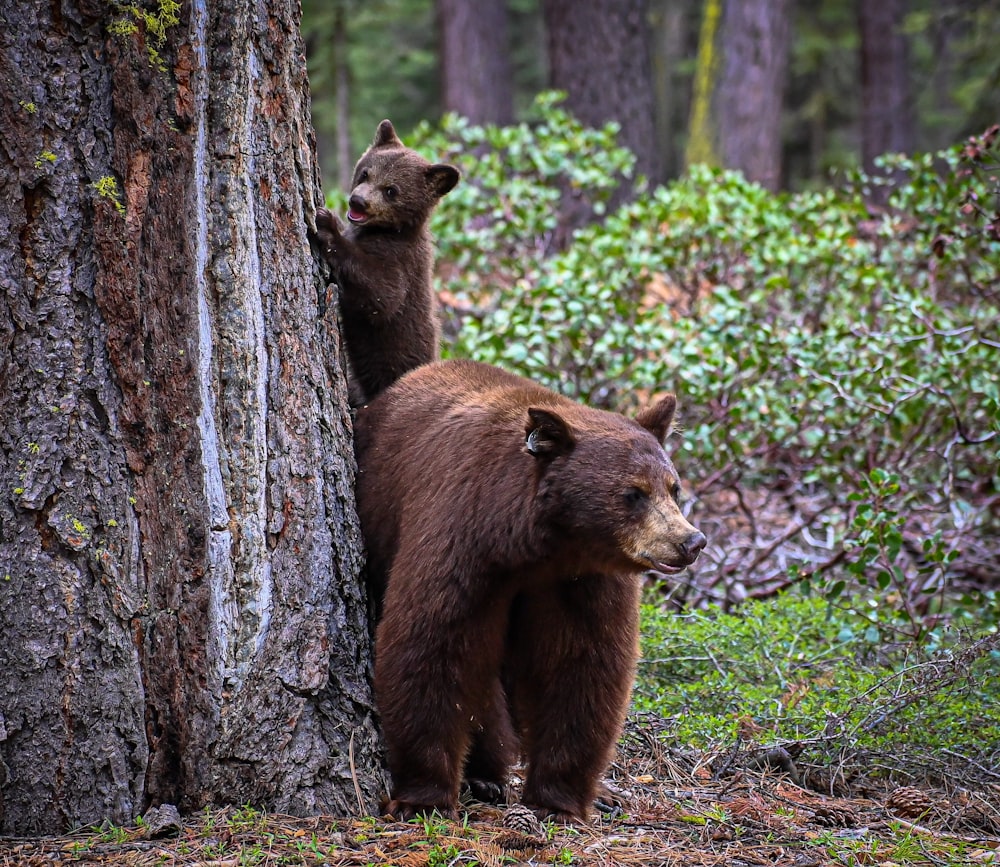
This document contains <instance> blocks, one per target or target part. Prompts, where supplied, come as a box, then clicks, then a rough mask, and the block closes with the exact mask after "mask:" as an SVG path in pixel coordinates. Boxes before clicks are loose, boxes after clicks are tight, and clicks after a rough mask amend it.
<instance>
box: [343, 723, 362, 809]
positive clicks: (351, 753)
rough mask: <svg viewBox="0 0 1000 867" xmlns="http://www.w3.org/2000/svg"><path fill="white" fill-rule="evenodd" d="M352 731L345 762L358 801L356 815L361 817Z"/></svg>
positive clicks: (359, 790)
mask: <svg viewBox="0 0 1000 867" xmlns="http://www.w3.org/2000/svg"><path fill="white" fill-rule="evenodd" d="M354 731H356V730H354ZM354 731H351V740H350V743H348V745H347V761H348V763H349V764H350V766H351V782H353V783H354V797H356V798H357V799H358V815H359V816H363V815H364V814H365V802H364V799H363V798H362V797H361V786H360V785H358V769H357V768H356V767H355V766H354Z"/></svg>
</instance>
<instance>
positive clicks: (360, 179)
mask: <svg viewBox="0 0 1000 867" xmlns="http://www.w3.org/2000/svg"><path fill="white" fill-rule="evenodd" d="M367 180H368V169H362V170H361V174H360V175H358V183H359V184H360V183H362V182H363V181H367Z"/></svg>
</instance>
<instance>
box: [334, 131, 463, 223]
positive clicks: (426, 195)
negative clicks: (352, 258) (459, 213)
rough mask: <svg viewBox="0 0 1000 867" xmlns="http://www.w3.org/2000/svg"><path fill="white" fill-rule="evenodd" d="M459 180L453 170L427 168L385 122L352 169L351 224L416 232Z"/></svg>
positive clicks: (429, 166) (456, 172)
mask: <svg viewBox="0 0 1000 867" xmlns="http://www.w3.org/2000/svg"><path fill="white" fill-rule="evenodd" d="M458 178H459V174H458V169H456V168H455V167H454V166H449V165H446V164H444V163H436V164H432V163H429V162H428V161H427V160H425V159H424V158H423V157H422V156H420V154H418V153H416V152H415V151H412V150H410V149H409V148H408V147H406V146H405V145H404V144H403V143H402V142H401V141H400V140H399V138H398V137H397V136H396V130H395V129H393V126H392V124H391V123H390V122H389V121H388V120H383V121H382V123H380V124H379V125H378V130H377V131H376V133H375V140H374V141H373V142H372V144H371V147H369V148H368V150H366V151H365V152H364V154H362V156H361V159H360V160H358V164H357V165H356V166H355V167H354V181H353V183H352V189H351V197H350V200H349V202H348V211H347V219H348V220H350V221H351V222H352V223H354V224H355V225H356V226H364V227H365V228H366V229H375V230H382V231H396V232H398V231H403V230H406V229H418V228H420V227H421V226H422V225H423V224H424V223H425V222H426V221H427V218H428V217H429V216H430V213H431V211H432V210H434V206H435V205H436V204H437V202H438V199H440V198H441V197H442V196H444V195H445V194H447V193H448V192H450V191H451V190H452V189H453V188H454V186H455V184H457V183H458Z"/></svg>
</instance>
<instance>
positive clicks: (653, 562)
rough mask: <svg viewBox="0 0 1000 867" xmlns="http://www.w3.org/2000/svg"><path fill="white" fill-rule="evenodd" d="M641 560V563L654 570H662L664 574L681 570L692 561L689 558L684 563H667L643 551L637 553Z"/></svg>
mask: <svg viewBox="0 0 1000 867" xmlns="http://www.w3.org/2000/svg"><path fill="white" fill-rule="evenodd" d="M639 556H640V558H641V559H642V561H643V565H645V566H647V567H649V568H650V569H652V570H653V571H655V572H662V573H663V574H664V575H676V574H677V573H678V572H683V571H684V570H685V569H686V568H687V567H688V566H690V565H691V563H693V562H694V561H693V560H691V561H689V562H685V563H667V562H666V561H665V560H659V559H657V558H656V557H653V556H652V555H650V554H648V553H647V552H645V551H643V552H642V554H640V555H639Z"/></svg>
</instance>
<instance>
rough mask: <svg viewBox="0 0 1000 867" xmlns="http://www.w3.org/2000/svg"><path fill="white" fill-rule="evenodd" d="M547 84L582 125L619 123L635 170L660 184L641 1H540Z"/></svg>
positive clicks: (643, 2) (647, 28)
mask: <svg viewBox="0 0 1000 867" xmlns="http://www.w3.org/2000/svg"><path fill="white" fill-rule="evenodd" d="M542 9H543V12H544V16H545V29H546V33H547V39H548V61H549V83H550V85H551V86H552V87H554V88H557V89H558V90H565V91H566V93H567V95H568V96H567V100H566V105H567V108H569V110H570V111H571V112H572V113H573V114H574V115H576V117H578V118H579V119H580V120H581V121H583V123H584V124H585V125H587V126H601V125H603V124H605V123H607V122H608V121H609V120H616V121H618V122H619V123H620V124H621V135H620V139H619V140H620V141H621V143H622V144H623V145H625V146H626V147H628V148H629V149H630V150H631V151H632V152H633V153H634V154H635V157H636V170H637V171H638V172H639V173H641V174H643V175H646V177H648V178H649V179H650V180H651V181H652V182H654V183H656V182H658V181H659V180H660V151H659V147H658V145H657V142H656V131H655V128H654V113H655V100H654V92H653V87H652V79H651V72H650V60H649V37H650V23H649V21H648V15H647V2H646V0H588V2H586V3H579V2H574V0H544V2H543V4H542Z"/></svg>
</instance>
